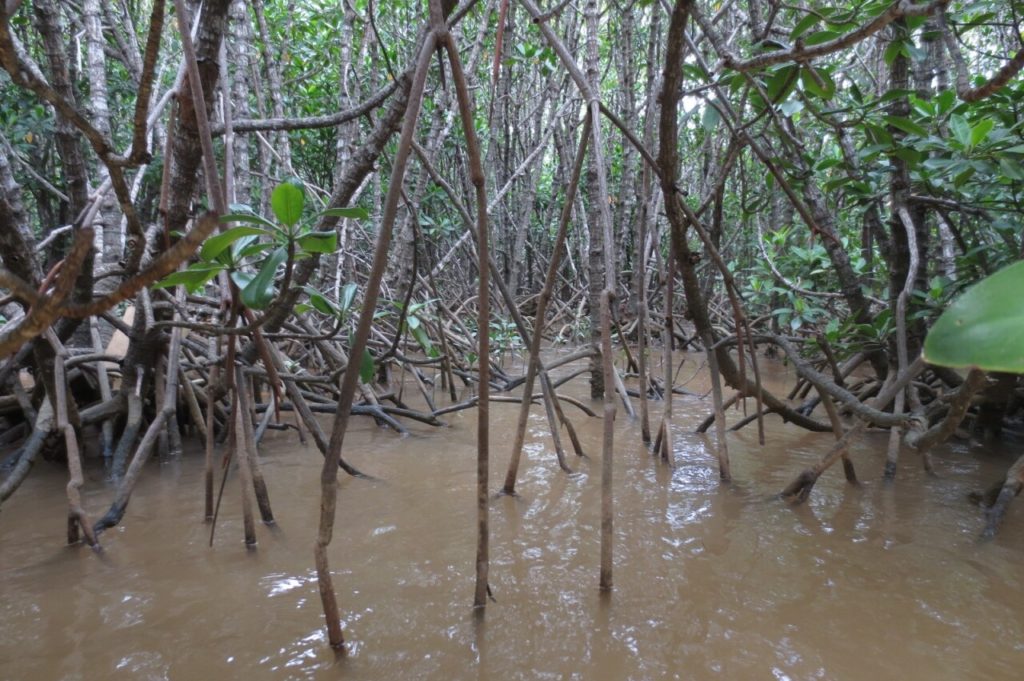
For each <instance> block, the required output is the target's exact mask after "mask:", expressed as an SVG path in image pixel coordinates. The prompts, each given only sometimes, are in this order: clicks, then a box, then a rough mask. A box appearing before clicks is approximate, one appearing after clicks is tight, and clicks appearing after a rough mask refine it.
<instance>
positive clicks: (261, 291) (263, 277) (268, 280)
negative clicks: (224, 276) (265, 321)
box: [242, 248, 288, 310]
mask: <svg viewBox="0 0 1024 681" xmlns="http://www.w3.org/2000/svg"><path fill="white" fill-rule="evenodd" d="M287 258H288V252H287V251H286V250H285V249H284V248H278V249H275V250H274V251H273V252H272V253H271V254H270V256H269V257H268V258H267V259H266V261H264V263H263V266H262V267H260V271H259V273H258V274H257V275H256V276H255V277H253V278H252V281H250V282H249V283H248V285H246V286H245V288H243V289H242V302H243V303H244V304H245V306H246V307H249V308H252V309H253V310H262V309H263V308H265V307H266V306H267V305H268V304H269V303H270V301H271V300H273V299H274V275H275V274H277V268H278V267H280V266H281V263H283V262H284V261H285V260H286V259H287Z"/></svg>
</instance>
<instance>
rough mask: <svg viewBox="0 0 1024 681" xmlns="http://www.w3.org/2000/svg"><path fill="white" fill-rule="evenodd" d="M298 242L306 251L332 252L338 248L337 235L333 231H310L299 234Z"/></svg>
mask: <svg viewBox="0 0 1024 681" xmlns="http://www.w3.org/2000/svg"><path fill="white" fill-rule="evenodd" d="M298 243H299V247H300V248H302V250H304V251H306V252H307V253H333V252H334V251H336V250H338V235H337V234H336V233H334V232H310V233H308V234H303V235H302V236H300V237H299V239H298Z"/></svg>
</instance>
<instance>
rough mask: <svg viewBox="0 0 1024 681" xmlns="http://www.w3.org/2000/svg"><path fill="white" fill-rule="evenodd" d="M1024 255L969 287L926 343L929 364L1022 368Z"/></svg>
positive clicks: (925, 352) (983, 368) (926, 356)
mask: <svg viewBox="0 0 1024 681" xmlns="http://www.w3.org/2000/svg"><path fill="white" fill-rule="evenodd" d="M1022 290H1024V261H1019V262H1016V263H1014V264H1012V265H1010V266H1009V267H1004V268H1003V269H1001V270H999V271H998V272H996V273H995V274H992V275H990V276H988V277H986V278H985V279H982V280H981V281H980V282H978V283H977V284H975V285H974V286H972V287H970V288H969V289H967V291H966V292H964V294H963V295H962V296H960V297H959V298H958V299H957V300H956V301H955V302H954V303H953V304H952V305H950V306H949V308H948V309H947V310H946V311H945V312H944V313H942V315H941V316H940V317H939V318H938V320H937V321H936V322H935V325H934V326H933V327H932V328H931V330H930V331H929V333H928V337H927V339H926V340H925V343H924V359H925V361H926V362H928V363H929V364H938V365H939V366H948V367H958V368H966V367H977V368H979V369H982V370H984V371H1006V372H1010V373H1016V374H1020V373H1024V342H1022V339H1024V296H1022V295H1021V291H1022Z"/></svg>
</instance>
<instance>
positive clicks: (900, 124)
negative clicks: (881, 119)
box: [885, 116, 928, 137]
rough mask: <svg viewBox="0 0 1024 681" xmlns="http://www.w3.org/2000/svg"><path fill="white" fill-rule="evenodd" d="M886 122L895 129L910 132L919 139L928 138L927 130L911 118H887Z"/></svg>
mask: <svg viewBox="0 0 1024 681" xmlns="http://www.w3.org/2000/svg"><path fill="white" fill-rule="evenodd" d="M885 122H886V123H888V124H889V125H891V126H892V127H894V128H898V129H900V130H902V131H903V132H909V133H910V134H911V135H917V136H918V137H927V136H928V131H927V130H925V129H924V128H923V127H922V126H920V125H918V124H917V123H915V122H914V121H912V120H910V119H909V118H904V117H903V116H886V117H885Z"/></svg>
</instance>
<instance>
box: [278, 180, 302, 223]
mask: <svg viewBox="0 0 1024 681" xmlns="http://www.w3.org/2000/svg"><path fill="white" fill-rule="evenodd" d="M305 203H306V195H305V193H304V192H303V191H302V188H301V187H299V186H297V185H295V184H293V183H291V182H282V183H281V184H279V185H277V186H276V187H274V191H273V193H272V194H271V195H270V208H271V209H272V210H273V211H274V215H275V216H276V217H277V219H278V220H280V222H281V224H283V225H286V226H288V227H294V226H295V223H297V222H298V221H299V219H300V218H301V217H302V207H303V206H304V205H305Z"/></svg>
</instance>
